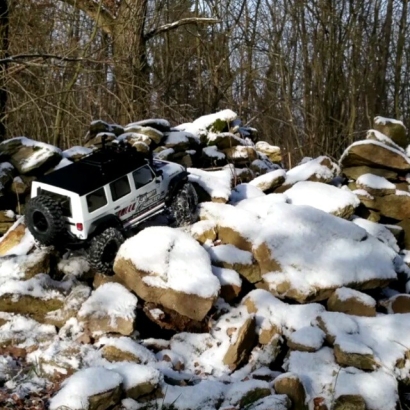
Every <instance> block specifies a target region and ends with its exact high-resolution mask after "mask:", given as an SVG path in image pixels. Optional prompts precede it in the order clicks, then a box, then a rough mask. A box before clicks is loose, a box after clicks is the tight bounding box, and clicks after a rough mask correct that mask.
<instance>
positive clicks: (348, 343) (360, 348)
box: [334, 334, 373, 356]
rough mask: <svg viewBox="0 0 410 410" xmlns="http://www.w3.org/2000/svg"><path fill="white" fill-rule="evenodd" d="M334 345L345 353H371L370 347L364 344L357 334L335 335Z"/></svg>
mask: <svg viewBox="0 0 410 410" xmlns="http://www.w3.org/2000/svg"><path fill="white" fill-rule="evenodd" d="M334 344H335V345H338V346H339V347H340V350H342V351H343V352H346V353H353V354H360V355H371V356H372V355H373V351H372V349H370V347H369V346H366V345H365V344H364V343H363V342H362V341H361V340H360V337H358V336H357V335H348V334H347V335H341V336H337V337H336V340H335V343H334Z"/></svg>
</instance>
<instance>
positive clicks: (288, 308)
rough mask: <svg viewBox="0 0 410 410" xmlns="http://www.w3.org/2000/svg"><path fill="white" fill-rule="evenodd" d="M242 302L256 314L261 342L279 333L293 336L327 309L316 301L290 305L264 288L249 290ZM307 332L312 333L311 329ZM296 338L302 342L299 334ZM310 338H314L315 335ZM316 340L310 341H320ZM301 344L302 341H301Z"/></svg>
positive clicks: (249, 310) (263, 342)
mask: <svg viewBox="0 0 410 410" xmlns="http://www.w3.org/2000/svg"><path fill="white" fill-rule="evenodd" d="M242 304H243V305H244V306H246V309H247V310H248V312H249V313H254V314H255V317H256V331H257V333H258V335H259V343H261V344H267V343H269V342H270V340H271V339H272V337H273V336H275V335H277V334H279V335H284V336H286V337H287V338H290V337H292V335H293V334H294V333H295V332H297V331H299V330H302V329H304V328H305V327H306V326H309V325H310V324H311V323H312V322H313V321H314V320H315V319H316V317H317V316H318V315H320V314H321V313H322V312H323V311H324V310H325V308H324V307H323V306H322V305H319V304H316V303H310V304H307V305H289V304H287V303H285V302H282V301H281V300H279V299H278V298H276V297H275V296H273V295H272V294H271V293H270V292H267V291H266V290H263V289H255V290H253V291H251V292H249V293H248V294H247V295H246V296H245V297H244V299H243V301H242ZM304 332H306V331H304ZM307 332H308V334H309V335H310V333H309V331H307ZM310 336H311V335H310ZM294 338H295V341H297V342H298V343H299V342H300V338H299V339H298V338H297V335H295V336H294ZM310 338H311V339H314V336H311V337H310ZM315 341H316V342H309V343H310V344H314V343H319V341H318V338H317V337H316V338H315ZM300 344H302V343H301V342H300ZM316 350H317V349H316Z"/></svg>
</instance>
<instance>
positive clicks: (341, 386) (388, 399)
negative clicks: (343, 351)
mask: <svg viewBox="0 0 410 410" xmlns="http://www.w3.org/2000/svg"><path fill="white" fill-rule="evenodd" d="M284 367H285V369H286V370H287V371H288V372H291V373H292V374H293V375H295V376H297V377H298V379H299V380H300V381H301V382H302V384H303V388H304V390H305V392H306V401H307V403H308V404H310V406H312V408H313V405H314V403H315V402H316V401H318V402H319V403H322V405H325V406H326V408H333V407H332V405H333V404H334V403H335V401H337V400H338V398H339V397H340V396H346V395H357V396H360V397H362V398H363V400H364V401H365V404H366V408H368V409H372V410H394V409H395V408H396V403H397V401H398V387H397V381H396V380H395V378H394V376H393V375H392V374H391V373H390V372H387V371H385V370H382V369H379V370H377V371H373V372H367V371H363V370H359V369H354V368H352V367H349V368H342V367H340V366H339V365H338V364H337V363H336V362H335V358H334V353H333V350H332V349H330V348H328V347H324V348H322V349H320V350H319V351H317V352H314V353H308V352H298V351H292V352H291V353H290V355H289V357H288V358H287V359H286V361H285V365H284ZM282 377H285V376H282ZM279 380H280V379H279ZM278 387H279V386H278ZM275 391H276V392H278V391H280V390H278V389H277V386H276V382H275ZM301 408H303V407H301Z"/></svg>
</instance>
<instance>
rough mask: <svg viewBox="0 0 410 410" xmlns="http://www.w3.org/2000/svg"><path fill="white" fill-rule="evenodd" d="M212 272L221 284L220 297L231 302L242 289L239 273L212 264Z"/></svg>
mask: <svg viewBox="0 0 410 410" xmlns="http://www.w3.org/2000/svg"><path fill="white" fill-rule="evenodd" d="M212 273H213V274H214V275H215V276H216V277H217V278H218V280H219V283H220V284H221V294H220V296H221V298H222V299H224V300H225V301H227V302H231V301H232V300H234V299H235V298H237V297H238V296H239V293H240V291H241V289H242V280H241V278H240V276H239V274H238V273H237V272H236V271H234V270H233V269H227V268H220V267H218V266H212Z"/></svg>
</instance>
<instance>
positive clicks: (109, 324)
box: [78, 283, 138, 335]
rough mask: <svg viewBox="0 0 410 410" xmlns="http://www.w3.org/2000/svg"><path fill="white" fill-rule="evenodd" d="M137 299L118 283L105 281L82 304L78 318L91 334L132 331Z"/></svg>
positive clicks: (124, 333) (126, 333) (126, 332)
mask: <svg viewBox="0 0 410 410" xmlns="http://www.w3.org/2000/svg"><path fill="white" fill-rule="evenodd" d="M137 302H138V299H137V298H136V297H135V296H134V295H133V294H132V293H131V292H130V291H129V290H128V289H126V288H125V287H124V286H122V285H120V284H119V283H105V284H103V285H101V286H100V287H99V288H97V289H96V290H95V291H94V292H93V293H92V294H91V296H90V297H89V298H88V299H87V300H86V301H85V302H84V303H83V304H82V306H81V309H80V310H79V312H78V319H79V320H80V321H81V322H83V323H84V326H85V327H86V328H87V329H88V330H89V331H90V333H92V334H96V335H101V334H104V333H120V334H122V335H130V334H131V333H132V332H133V331H134V322H135V318H136V308H137Z"/></svg>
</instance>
